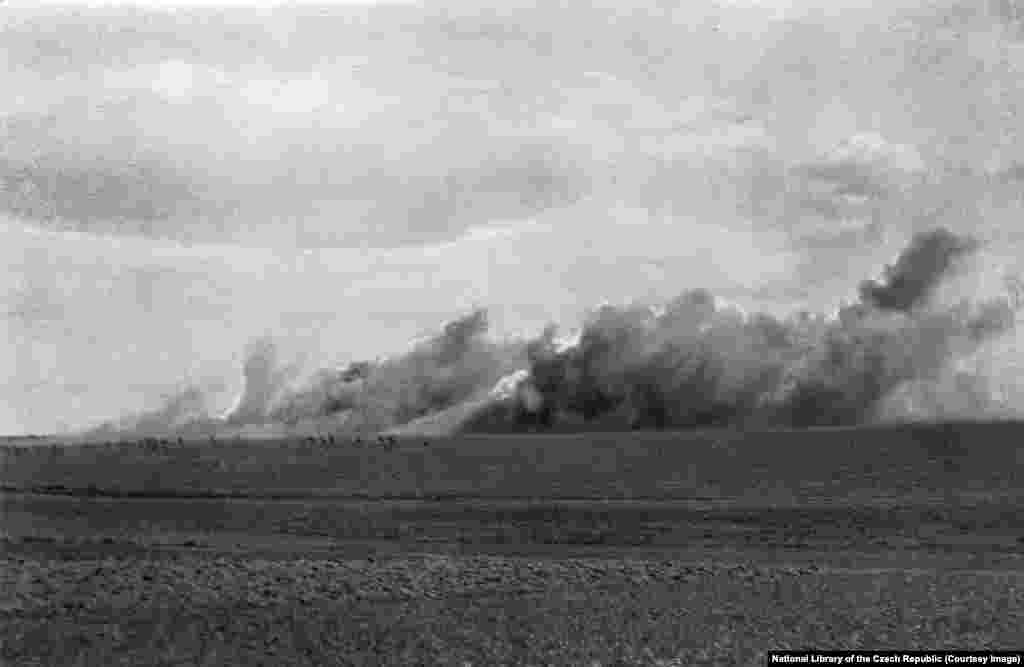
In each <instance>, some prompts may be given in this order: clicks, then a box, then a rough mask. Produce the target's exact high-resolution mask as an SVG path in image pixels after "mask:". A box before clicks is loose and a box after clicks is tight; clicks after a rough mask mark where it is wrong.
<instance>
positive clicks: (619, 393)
mask: <svg viewBox="0 0 1024 667" xmlns="http://www.w3.org/2000/svg"><path fill="white" fill-rule="evenodd" d="M979 248H980V244H979V243H978V242H977V241H975V240H973V239H970V238H963V237H959V236H956V235H954V234H952V233H950V232H948V231H947V230H945V229H938V230H935V231H932V232H928V233H922V234H919V235H917V236H916V237H914V238H913V239H912V241H911V243H910V245H909V247H908V248H907V249H906V250H905V251H904V252H903V253H901V255H900V256H899V258H898V259H897V261H896V263H895V264H894V265H892V266H890V267H888V268H887V269H886V270H885V278H886V279H885V281H884V282H882V283H880V284H879V283H875V282H866V283H864V284H863V285H862V286H861V289H860V297H861V298H860V302H858V303H855V304H852V305H849V306H846V307H844V308H842V309H841V310H840V312H839V313H838V315H837V317H836V318H835V319H834V320H827V319H825V318H822V317H812V316H810V315H807V314H803V315H799V316H795V317H791V318H789V319H788V320H785V321H781V320H778V319H776V318H774V317H771V316H768V315H754V316H748V315H746V314H744V313H742V312H740V311H739V310H737V309H735V308H731V307H728V306H726V307H722V306H720V305H719V304H718V303H717V301H716V299H715V298H714V296H713V295H711V294H710V293H709V292H707V291H705V290H692V291H688V292H684V293H683V294H682V295H681V296H680V297H678V298H677V299H675V300H674V301H672V302H671V303H669V304H668V305H667V306H666V308H665V309H664V310H663V311H661V312H657V311H655V310H653V309H650V308H638V307H635V306H627V307H622V308H616V307H611V306H605V307H602V308H600V309H598V310H596V311H594V312H593V313H592V314H591V315H590V316H589V317H588V318H587V320H586V321H585V323H584V326H583V331H582V334H581V335H580V338H579V342H578V344H576V345H575V346H573V347H571V348H568V349H565V350H557V349H556V347H555V345H554V335H555V331H554V329H549V330H547V331H546V332H545V333H544V335H542V336H541V337H540V338H539V339H538V340H537V341H534V343H533V344H532V345H531V346H530V348H529V360H530V373H529V377H528V379H527V380H525V381H524V383H523V384H524V386H523V387H522V389H521V390H520V391H519V392H517V394H516V396H515V397H514V398H512V399H508V400H507V401H505V402H503V403H502V404H499V405H494V406H491V407H490V408H488V409H486V410H483V411H481V412H480V413H478V414H477V415H476V416H475V417H474V418H473V419H471V420H470V421H469V422H468V423H467V424H466V429H467V430H470V431H490V430H519V429H550V428H559V427H562V426H572V427H579V426H589V427H594V428H693V427H708V426H762V427H768V426H787V427H801V426H817V425H855V424H863V423H866V422H869V421H872V420H875V419H877V418H878V417H879V409H878V408H879V405H880V403H881V401H882V400H883V399H884V398H885V397H886V396H888V395H889V394H890V393H892V392H893V391H895V390H896V389H898V388H900V387H901V386H903V385H905V384H907V383H913V382H925V383H928V382H931V383H933V384H936V383H938V382H939V381H940V378H942V377H943V373H944V372H945V371H946V369H947V367H948V366H949V364H950V362H951V361H952V360H955V359H957V358H960V357H962V356H965V355H969V354H971V353H973V352H974V351H976V350H978V349H979V348H980V347H981V346H982V345H983V344H984V343H985V342H986V341H989V340H992V339H994V338H996V337H998V336H1000V335H1001V334H1003V333H1005V332H1007V331H1009V330H1010V329H1012V328H1013V326H1014V321H1015V315H1016V313H1015V309H1014V306H1013V304H1012V303H1011V301H1010V300H1009V299H999V300H995V301H991V302H984V303H980V304H971V303H968V302H961V303H959V304H956V305H954V306H952V307H943V306H941V305H938V304H929V298H930V296H931V295H932V294H933V292H934V290H935V289H936V287H937V286H938V285H939V284H940V282H942V281H943V280H944V279H945V278H947V277H949V276H951V275H952V273H953V272H954V271H955V269H956V267H957V266H958V261H959V260H961V259H965V258H967V257H968V256H969V255H971V254H972V253H975V252H977V250H978V249H979ZM978 386H979V381H974V382H968V381H967V380H966V379H965V378H961V380H960V387H961V388H962V389H964V390H965V391H966V390H967V389H970V390H971V393H972V394H973V395H974V396H975V399H973V400H974V402H975V404H976V407H977V406H980V405H981V404H982V403H984V401H981V399H979V398H977V396H978V395H979V392H978V391H977V387H978ZM530 404H532V405H530ZM979 410H980V408H979ZM975 414H976V415H977V416H983V412H981V411H978V412H976V413H975Z"/></svg>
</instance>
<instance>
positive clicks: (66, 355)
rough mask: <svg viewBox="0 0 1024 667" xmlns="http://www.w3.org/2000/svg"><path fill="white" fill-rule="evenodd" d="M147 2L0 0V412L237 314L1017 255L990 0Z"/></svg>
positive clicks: (507, 298)
mask: <svg viewBox="0 0 1024 667" xmlns="http://www.w3.org/2000/svg"><path fill="white" fill-rule="evenodd" d="M176 4H177V5H178V6H179V9H178V10H176V11H168V9H169V5H168V3H162V2H160V3H158V2H155V0H154V1H152V2H132V3H116V4H115V3H101V2H63V3H53V2H46V3H42V2H38V1H36V0H34V1H33V2H14V1H12V0H8V2H7V3H4V4H2V5H0V67H2V70H0V71H2V74H3V77H4V79H3V82H4V86H3V87H4V95H3V97H2V98H0V226H2V228H3V233H4V243H3V244H2V248H0V261H2V264H0V266H3V271H4V272H5V273H4V280H3V285H2V287H0V295H2V296H3V298H4V304H5V312H6V316H5V320H4V325H3V326H4V331H5V333H6V335H7V338H8V341H9V344H8V345H6V346H4V347H3V348H2V349H3V352H0V354H2V355H5V356H4V358H2V359H0V363H2V364H3V366H2V367H3V368H4V369H13V371H12V372H9V373H5V374H4V375H5V376H6V377H7V378H9V379H8V380H7V382H6V384H5V385H3V386H0V432H3V431H9V432H19V431H26V430H31V431H47V430H56V429H58V428H60V426H61V424H62V423H63V424H66V425H69V426H80V425H82V424H83V423H87V422H90V421H99V420H102V419H105V418H108V417H110V416H112V415H114V414H118V413H120V412H122V411H123V410H127V409H134V408H137V407H141V406H144V405H151V404H152V402H153V401H158V400H159V396H160V394H161V393H162V392H166V391H171V390H173V389H174V387H175V386H176V385H178V384H180V383H181V382H184V381H195V380H201V379H204V378H217V377H235V376H237V375H238V371H237V369H238V364H239V355H240V354H241V353H242V350H243V348H244V345H245V343H246V342H247V341H249V340H250V339H252V338H253V337H255V336H258V335H260V334H262V333H264V332H270V333H273V334H276V335H279V336H281V337H282V339H283V340H284V341H285V342H286V344H288V345H291V346H292V347H293V348H294V349H296V350H303V351H304V352H306V353H307V354H312V355H314V356H316V357H318V358H319V359H321V360H323V361H324V362H329V361H335V360H336V361H339V362H343V361H346V360H348V359H350V358H352V357H361V356H368V355H375V354H388V353H392V352H394V351H396V350H398V349H401V347H402V345H404V343H405V341H407V340H408V339H409V338H410V337H411V336H414V335H416V334H419V333H422V332H423V331H424V330H425V329H430V328H434V327H436V326H437V325H438V324H439V322H440V321H441V320H443V319H445V318H449V317H452V316H454V315H456V314H458V313H459V312H461V311H463V310H464V309H466V308H468V307H471V306H473V305H487V306H490V307H491V308H492V313H493V316H494V317H493V319H494V320H495V324H496V327H497V331H498V333H509V332H519V331H522V332H533V331H535V330H536V329H537V328H538V327H540V326H541V325H542V324H543V323H545V322H547V321H549V320H556V321H561V322H564V323H567V324H571V323H572V322H573V321H574V319H575V318H577V317H578V316H579V314H580V313H581V312H582V311H583V310H584V309H585V308H587V307H590V306H593V305H595V304H596V303H597V302H599V301H600V300H602V299H609V300H612V301H618V300H623V299H629V298H644V299H655V300H656V299H661V298H667V297H670V296H673V295H674V294H676V293H677V292H679V291H680V290H681V289H684V288H688V287H708V288H711V289H713V290H717V291H719V292H720V293H721V294H723V295H724V296H726V297H728V298H730V299H733V300H735V301H738V302H740V303H744V304H746V305H748V306H751V307H753V306H758V307H764V308H768V309H775V310H776V311H779V312H783V311H785V310H787V309H790V308H796V307H809V308H812V309H822V308H829V307H830V306H831V305H833V304H834V303H835V302H836V301H837V300H838V299H839V298H842V297H844V296H849V295H852V293H853V291H854V290H855V288H856V285H857V283H858V282H859V281H860V280H861V279H863V278H867V277H871V275H872V274H873V273H874V272H876V271H877V270H878V269H879V268H880V265H881V263H883V262H884V261H888V260H890V259H891V258H892V257H893V255H894V254H895V253H896V252H897V251H898V249H899V248H900V247H901V246H902V244H903V243H905V241H906V239H907V238H908V237H909V235H910V234H911V233H912V232H913V231H914V230H916V229H921V228H926V227H931V226H935V225H938V224H944V225H947V226H949V227H950V228H952V229H954V230H957V231H972V232H975V233H977V234H979V235H980V236H982V237H983V238H986V239H993V240H995V243H994V244H993V247H994V248H995V256H996V257H997V259H998V261H1005V262H1012V261H1013V258H1014V257H1015V256H1018V255H1019V250H1020V248H1019V236H1020V232H1019V231H1018V230H1019V228H1020V225H1019V220H1020V219H1021V218H1020V213H1021V211H1020V204H1019V201H1020V186H1021V183H1020V180H1019V179H1020V178H1021V176H1022V175H1024V168H1022V167H1021V166H1020V162H1019V161H1020V160H1022V158H1024V154H1022V146H1021V141H1020V137H1019V131H1018V129H1017V128H1018V127H1020V122H1019V120H1018V118H1017V114H1018V111H1019V109H1020V108H1021V103H1022V101H1024V99H1022V95H1024V92H1022V90H1021V87H1020V86H1019V80H1020V70H1021V65H1022V64H1024V43H1022V41H1021V39H1022V33H1021V25H1020V23H1019V21H1018V20H1017V18H1016V16H1015V14H1014V11H1013V6H1012V3H1011V2H1009V0H1003V1H996V0H992V1H990V2H975V1H971V2H968V1H966V0H965V1H963V2H951V1H945V0H944V1H943V2H928V3H923V2H922V3H913V2H895V3H893V2H886V3H881V2H879V3H870V2H852V1H851V2H845V3H830V4H828V6H827V7H824V8H820V7H817V8H816V7H815V6H814V5H820V3H811V2H807V3H804V4H801V3H799V2H740V1H732V2H717V3H712V2H700V1H680V2H664V1H662V2H654V1H653V0H651V1H650V2H613V1H611V0H607V1H604V2H563V3H550V2H525V1H521V2H501V3H495V4H493V5H492V6H490V7H488V6H487V4H486V3H481V2H468V1H467V2H449V3H441V2H423V3H369V2H366V3H363V2H340V3H339V2H320V3H316V4H315V5H312V4H301V5H299V4H297V3H273V2H247V3H243V2H240V1H237V0H231V1H228V0H225V1H222V2H218V3H207V2H196V1H191V2H178V3H176ZM214 4H215V5H217V6H216V7H213V6H212V5H214ZM185 5H190V6H191V7H184V6H185ZM272 5H285V6H279V7H271V6H272ZM257 7H259V8H263V9H264V10H263V11H256V9H257Z"/></svg>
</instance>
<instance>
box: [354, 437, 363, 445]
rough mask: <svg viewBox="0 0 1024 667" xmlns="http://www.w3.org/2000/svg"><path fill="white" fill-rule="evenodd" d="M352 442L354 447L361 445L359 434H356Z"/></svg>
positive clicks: (361, 440)
mask: <svg viewBox="0 0 1024 667" xmlns="http://www.w3.org/2000/svg"><path fill="white" fill-rule="evenodd" d="M352 444H354V445H355V446H356V447H362V446H363V439H362V438H360V437H359V436H356V439H355V442H353V443H352Z"/></svg>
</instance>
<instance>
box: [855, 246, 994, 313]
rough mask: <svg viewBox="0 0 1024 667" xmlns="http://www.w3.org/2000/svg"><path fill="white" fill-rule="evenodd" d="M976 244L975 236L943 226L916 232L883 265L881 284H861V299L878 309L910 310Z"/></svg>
mask: <svg viewBox="0 0 1024 667" xmlns="http://www.w3.org/2000/svg"><path fill="white" fill-rule="evenodd" d="M979 247H980V246H979V243H978V242H977V241H976V240H975V239H972V238H965V237H962V236H957V235H955V234H953V233H951V232H949V231H947V230H945V229H938V230H935V231H932V232H928V233H925V234H918V235H917V236H915V237H914V238H913V240H912V241H911V242H910V245H909V246H908V247H907V249H906V250H904V251H903V252H902V253H900V256H899V258H898V259H897V260H896V263H895V264H893V265H891V266H887V267H885V281H884V282H883V283H881V284H879V283H877V282H875V281H873V280H866V281H864V282H863V283H861V285H860V298H861V301H863V302H864V303H865V304H867V305H870V306H873V307H875V308H878V309H879V310H898V311H904V312H905V311H908V310H912V309H913V308H915V307H917V306H919V305H920V304H922V303H923V302H924V301H925V300H926V299H927V298H928V296H929V295H930V294H931V292H932V290H934V289H935V287H937V286H938V284H939V282H940V281H941V280H942V279H943V278H944V277H945V276H946V275H947V274H948V273H949V271H950V270H951V269H952V268H953V265H954V263H955V262H956V260H958V259H960V258H962V257H965V256H967V255H971V254H973V253H975V252H977V251H978V249H979Z"/></svg>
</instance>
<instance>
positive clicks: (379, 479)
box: [0, 424, 1024, 667]
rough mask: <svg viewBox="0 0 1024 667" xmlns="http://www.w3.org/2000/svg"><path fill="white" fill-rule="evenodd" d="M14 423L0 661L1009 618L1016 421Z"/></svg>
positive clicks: (200, 658) (778, 633) (234, 657)
mask: <svg viewBox="0 0 1024 667" xmlns="http://www.w3.org/2000/svg"><path fill="white" fill-rule="evenodd" d="M17 446H18V447H20V448H21V449H19V451H17V452H15V451H13V446H11V445H10V444H9V445H8V447H7V448H6V449H5V450H4V459H3V466H4V467H3V477H2V481H3V484H4V485H5V489H6V491H4V492H3V493H0V519H2V522H0V529H2V531H3V535H2V537H3V539H4V541H3V542H2V543H0V544H2V545H3V553H2V554H0V663H2V664H4V665H8V664H9V665H49V664H54V665H76V664H77V665H94V664H96V665H107V664H111V665H116V664H126V665H127V664H131V665H165V664H166V665H170V664H176V665H193V664H200V665H204V664H205V665H234V664H238V665H241V664H266V665H291V664H296V665H298V664H303V665H458V666H459V667H462V666H464V665H466V664H470V665H480V666H483V665H586V666H588V667H589V666H591V665H595V664H597V665H692V664H708V665H711V664H737V665H757V664H762V662H761V661H762V659H763V658H762V656H763V653H764V651H766V650H768V649H773V648H803V647H816V648H862V649H885V648H893V649H913V648H920V649H937V648H960V649H980V648H992V649H1019V648H1021V646H1022V645H1024V644H1022V643H1021V641H1022V640H1021V638H1024V612H1022V605H1021V602H1022V594H1021V592H1020V591H1021V588H1020V586H1021V583H1022V579H1024V562H1022V560H1024V559H1022V555H1024V545H1022V542H1024V539H1022V538H1024V516H1022V514H1024V513H1021V512H1019V511H1018V510H1019V507H1020V502H1019V498H1020V492H1021V491H1022V490H1024V484H1021V483H1020V480H1019V475H1018V474H1017V472H1016V465H1017V462H1018V461H1019V460H1021V459H1020V452H1021V451H1024V426H1021V425H1017V424H985V425H960V426H958V427H955V428H952V427H951V428H938V427H932V428H930V429H929V428H921V427H918V428H890V429H875V430H872V429H862V430H821V431H805V432H800V433H793V432H773V433H754V434H738V433H733V434H684V435H680V434H643V435H640V434H598V435H593V436H574V437H573V436H560V437H550V438H545V437H542V436H500V437H498V436H495V437H490V438H468V437H467V438H459V439H452V440H437V441H428V442H427V443H426V444H424V442H423V441H420V440H416V441H412V440H406V441H402V442H400V443H399V445H398V446H397V447H395V448H394V450H391V451H387V450H384V449H382V448H380V447H377V446H372V447H368V446H364V447H362V448H355V447H352V446H351V444H350V443H341V442H339V443H337V444H336V445H335V446H334V447H333V448H332V447H323V446H319V445H317V446H309V445H307V444H302V443H284V442H277V443H247V442H238V443H216V444H210V443H208V442H201V443H200V442H192V443H185V445H184V446H182V447H179V446H177V445H176V444H174V443H172V444H171V445H170V446H169V447H166V448H159V447H157V448H147V447H145V446H140V445H138V444H137V443H119V444H116V445H113V446H110V447H92V446H85V445H76V446H73V447H66V448H61V449H59V450H53V449H52V448H51V447H49V446H47V445H39V444H33V445H24V444H20V443H19V444H18V445H17ZM545 488H547V490H548V491H547V493H544V492H543V490H544V489H545Z"/></svg>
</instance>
